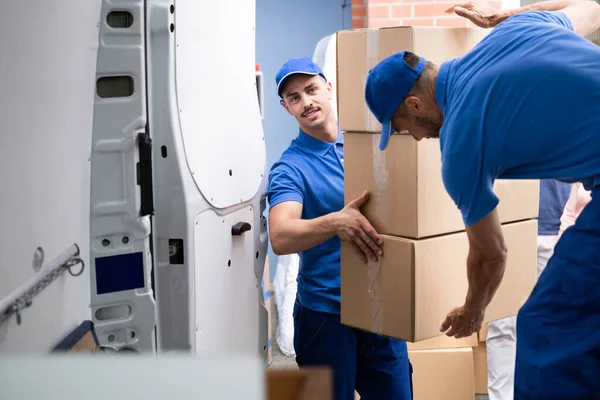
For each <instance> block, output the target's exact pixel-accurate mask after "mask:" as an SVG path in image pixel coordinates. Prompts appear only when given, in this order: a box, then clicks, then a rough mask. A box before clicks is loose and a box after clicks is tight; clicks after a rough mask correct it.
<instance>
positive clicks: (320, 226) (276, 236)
mask: <svg viewBox="0 0 600 400" xmlns="http://www.w3.org/2000/svg"><path fill="white" fill-rule="evenodd" d="M336 215H337V213H331V214H327V215H324V216H322V217H319V218H314V219H300V218H298V219H288V220H286V221H281V222H279V224H278V227H277V230H275V231H271V247H272V248H273V252H274V253H275V254H278V255H282V254H292V253H300V252H302V251H305V250H308V249H310V248H313V247H315V246H318V245H319V244H321V243H323V242H325V241H326V240H328V239H331V238H332V237H333V236H335V235H336V234H337V232H336V224H335V221H336Z"/></svg>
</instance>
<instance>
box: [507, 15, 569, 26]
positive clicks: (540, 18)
mask: <svg viewBox="0 0 600 400" xmlns="http://www.w3.org/2000/svg"><path fill="white" fill-rule="evenodd" d="M506 22H508V23H521V22H523V23H532V22H547V23H552V24H557V25H561V26H564V27H565V28H567V29H570V30H573V24H572V23H571V20H570V19H569V17H567V15H566V14H565V13H564V12H562V11H526V12H523V13H520V14H517V15H513V16H512V17H510V18H508V19H507V20H506V21H505V23H506Z"/></svg>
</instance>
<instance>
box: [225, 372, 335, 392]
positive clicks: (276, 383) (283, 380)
mask: <svg viewBox="0 0 600 400" xmlns="http://www.w3.org/2000/svg"><path fill="white" fill-rule="evenodd" d="M265 380H266V383H265V386H266V392H267V396H266V398H267V400H302V399H311V400H333V373H332V371H331V369H330V368H329V367H301V368H298V369H296V368H269V369H267V370H266V371H265ZM233 384H235V383H233Z"/></svg>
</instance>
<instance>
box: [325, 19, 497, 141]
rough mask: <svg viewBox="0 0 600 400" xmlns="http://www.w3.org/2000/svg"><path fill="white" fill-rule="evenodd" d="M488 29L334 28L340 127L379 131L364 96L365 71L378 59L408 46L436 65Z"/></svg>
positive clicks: (463, 49)
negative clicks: (337, 29)
mask: <svg viewBox="0 0 600 400" xmlns="http://www.w3.org/2000/svg"><path fill="white" fill-rule="evenodd" d="M488 32H489V30H485V29H481V28H458V27H409V26H396V27H389V28H377V29H373V28H368V29H354V30H343V31H340V32H338V34H337V65H338V70H337V84H336V86H337V88H336V89H337V104H338V116H339V117H338V118H339V127H340V129H341V130H343V131H360V132H380V131H381V124H380V123H379V122H378V121H377V119H375V117H374V116H373V114H372V113H371V112H370V111H369V109H368V107H367V105H366V103H365V100H364V91H365V83H366V80H367V75H368V73H369V70H370V69H371V68H373V67H374V66H375V65H376V64H377V63H378V62H379V61H381V60H383V59H384V58H386V57H387V56H390V55H392V54H394V53H397V52H399V51H403V50H409V51H412V52H414V53H415V54H417V55H419V56H422V57H425V58H426V59H427V60H428V61H431V62H433V63H435V64H438V65H439V64H440V63H441V62H442V61H447V60H450V59H452V58H456V57H460V56H462V55H464V54H466V53H467V52H468V51H469V50H470V49H471V48H473V47H474V46H475V44H477V43H478V42H479V41H480V40H481V39H482V38H483V37H485V36H486V35H487V33H488Z"/></svg>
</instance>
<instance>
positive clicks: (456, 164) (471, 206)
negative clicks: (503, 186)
mask: <svg viewBox="0 0 600 400" xmlns="http://www.w3.org/2000/svg"><path fill="white" fill-rule="evenodd" d="M481 153H482V152H481V150H480V149H475V148H473V147H469V148H468V149H464V150H460V151H453V152H452V153H450V154H444V156H443V159H442V180H443V182H444V187H445V188H446V191H447V192H448V195H450V198H451V199H452V200H453V201H454V203H455V204H456V206H457V207H458V209H459V210H460V212H461V214H462V218H463V222H464V224H465V226H467V227H468V226H471V225H473V224H474V223H476V222H478V221H479V220H481V219H482V218H483V217H485V216H486V215H488V214H489V213H490V212H492V211H493V210H494V208H496V206H497V205H498V203H499V200H498V197H497V196H496V194H495V193H494V189H493V186H494V179H495V178H494V175H493V174H491V173H488V172H487V171H486V170H485V168H484V167H483V163H482V161H481Z"/></svg>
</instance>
